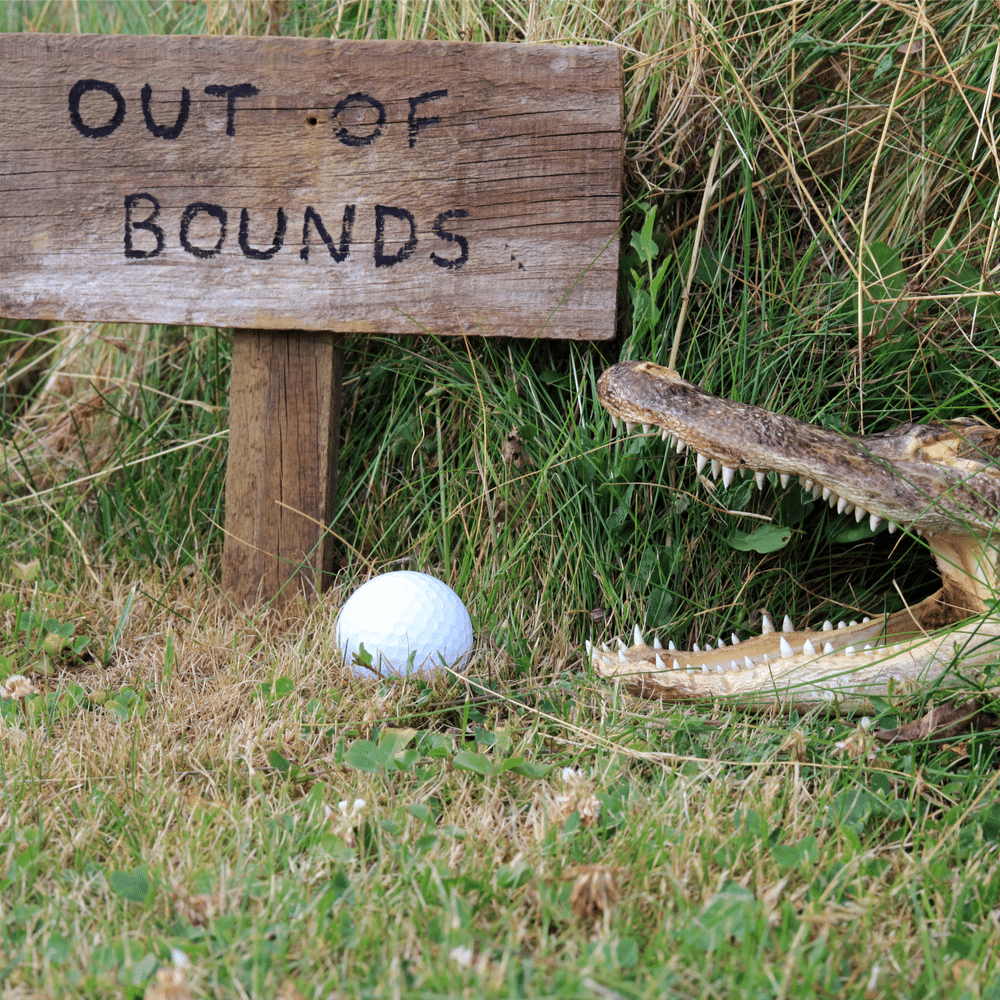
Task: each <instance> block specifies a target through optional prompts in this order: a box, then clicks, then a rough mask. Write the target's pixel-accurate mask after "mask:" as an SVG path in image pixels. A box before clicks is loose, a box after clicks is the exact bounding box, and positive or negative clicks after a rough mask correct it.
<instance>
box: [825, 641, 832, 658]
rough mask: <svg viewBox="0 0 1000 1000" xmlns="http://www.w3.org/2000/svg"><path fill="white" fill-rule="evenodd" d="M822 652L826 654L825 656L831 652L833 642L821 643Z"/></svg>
mask: <svg viewBox="0 0 1000 1000" xmlns="http://www.w3.org/2000/svg"><path fill="white" fill-rule="evenodd" d="M823 652H824V654H826V655H827V656H829V655H830V653H832V652H833V643H832V642H825V643H823Z"/></svg>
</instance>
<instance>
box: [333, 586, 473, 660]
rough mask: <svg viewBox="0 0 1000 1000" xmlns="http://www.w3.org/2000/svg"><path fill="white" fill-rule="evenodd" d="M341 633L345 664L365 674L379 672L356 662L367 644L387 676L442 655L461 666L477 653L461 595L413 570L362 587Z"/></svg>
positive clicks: (347, 608) (345, 612)
mask: <svg viewBox="0 0 1000 1000" xmlns="http://www.w3.org/2000/svg"><path fill="white" fill-rule="evenodd" d="M336 635H337V647H338V648H339V649H340V650H341V652H343V654H344V662H345V663H346V664H348V666H352V667H353V668H354V672H355V673H356V674H358V675H359V676H362V677H374V676H375V675H374V674H373V673H372V671H371V670H368V669H367V668H366V667H363V666H360V665H358V664H356V663H355V660H354V657H355V655H356V654H357V653H359V652H360V650H361V646H362V644H363V645H364V647H365V652H367V653H370V654H371V657H372V666H373V667H375V668H376V670H377V671H378V673H379V674H382V675H386V674H389V675H392V674H397V675H403V674H408V673H410V672H411V671H417V670H420V669H424V670H433V669H435V668H438V667H440V666H441V658H442V657H443V658H444V662H445V663H447V664H448V666H449V667H451V668H452V669H453V670H462V669H463V668H464V667H465V664H466V661H467V660H468V659H469V654H470V653H471V652H472V622H471V621H470V620H469V612H468V611H466V610H465V605H464V604H463V603H462V601H461V599H460V598H459V596H458V594H456V593H455V591H454V590H452V589H451V587H449V586H448V585H447V584H446V583H442V582H441V581H440V580H435V579H434V577H433V576H427V574H426V573H413V572H411V571H409V570H401V571H400V572H398V573H384V574H383V575H382V576H377V577H375V579H374V580H369V581H368V582H367V583H366V584H365V585H364V586H363V587H359V588H358V589H357V590H356V591H355V592H354V593H353V594H352V595H351V598H350V600H348V602H347V603H346V604H345V605H344V606H343V608H342V609H341V611H340V617H339V618H338V619H337V628H336ZM411 653H413V654H414V655H413V665H412V667H411V666H410V654H411ZM380 661H381V663H380Z"/></svg>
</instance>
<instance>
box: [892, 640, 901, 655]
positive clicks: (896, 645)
mask: <svg viewBox="0 0 1000 1000" xmlns="http://www.w3.org/2000/svg"><path fill="white" fill-rule="evenodd" d="M892 651H893V652H894V653H902V652H903V644H902V643H901V642H894V643H893V644H892Z"/></svg>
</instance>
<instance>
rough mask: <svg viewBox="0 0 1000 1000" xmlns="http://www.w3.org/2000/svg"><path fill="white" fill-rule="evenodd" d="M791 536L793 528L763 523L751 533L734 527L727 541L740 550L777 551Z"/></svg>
mask: <svg viewBox="0 0 1000 1000" xmlns="http://www.w3.org/2000/svg"><path fill="white" fill-rule="evenodd" d="M791 538H792V529H791V528H782V527H780V526H779V525H777V524H763V525H761V526H760V527H759V528H758V529H757V530H756V531H751V532H749V533H747V532H745V531H739V530H737V529H734V530H733V533H732V534H731V535H730V536H729V538H728V539H727V541H728V542H729V544H730V545H731V546H732V547H733V548H734V549H737V550H738V551H740V552H777V551H778V550H779V549H783V548H784V547H785V546H786V545H787V544H788V543H789V542H790V541H791Z"/></svg>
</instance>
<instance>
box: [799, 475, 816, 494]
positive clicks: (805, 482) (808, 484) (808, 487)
mask: <svg viewBox="0 0 1000 1000" xmlns="http://www.w3.org/2000/svg"><path fill="white" fill-rule="evenodd" d="M799 482H800V483H802V489H804V490H805V491H806V493H812V488H813V485H814V484H813V481H812V480H811V479H802V478H801V477H800V478H799Z"/></svg>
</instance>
